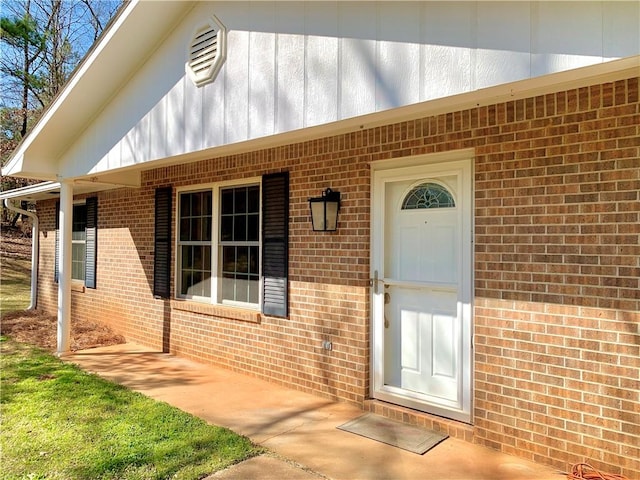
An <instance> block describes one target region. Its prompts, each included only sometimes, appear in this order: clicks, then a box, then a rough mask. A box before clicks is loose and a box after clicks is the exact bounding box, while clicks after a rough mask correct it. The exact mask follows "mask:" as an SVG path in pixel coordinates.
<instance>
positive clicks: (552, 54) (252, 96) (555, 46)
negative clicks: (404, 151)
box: [59, 1, 640, 177]
mask: <svg viewBox="0 0 640 480" xmlns="http://www.w3.org/2000/svg"><path fill="white" fill-rule="evenodd" d="M210 15H216V16H217V17H218V18H219V19H220V21H221V22H222V23H223V24H224V25H225V26H226V28H227V30H228V37H227V43H228V48H227V60H226V62H225V64H224V65H223V66H222V69H221V71H220V73H219V74H218V76H217V78H216V80H215V81H214V82H212V83H210V84H207V85H205V86H202V87H196V86H195V85H194V84H193V83H192V82H191V80H190V79H189V77H188V76H187V75H186V74H185V70H184V65H185V61H186V59H187V50H188V45H189V42H190V39H191V37H192V35H193V33H194V31H195V30H196V29H197V28H198V27H200V26H202V25H203V23H204V22H205V20H204V19H206V18H207V17H208V16H210ZM639 18H640V3H639V2H589V1H587V2H579V3H576V2H375V3H365V2H250V3H249V2H201V3H197V4H196V6H195V7H194V8H193V9H192V10H191V11H190V12H189V13H188V14H187V15H186V16H185V17H183V18H182V19H180V20H179V21H177V24H176V26H175V28H174V29H173V30H171V31H168V32H167V35H166V37H165V40H164V42H162V43H161V44H159V45H158V48H157V49H156V50H155V51H154V52H152V53H151V54H150V56H149V57H148V58H147V59H144V61H142V62H141V63H140V66H139V69H138V70H137V71H136V72H135V73H134V74H133V75H132V76H131V77H130V79H129V81H128V82H127V83H126V85H123V86H122V88H121V89H120V90H119V92H118V94H117V95H115V96H114V97H112V99H111V100H110V102H109V103H108V104H107V105H105V107H104V108H103V109H102V111H101V112H100V113H99V114H98V115H97V116H96V117H95V119H94V120H93V122H92V123H91V124H89V125H87V128H86V130H85V131H84V132H79V134H78V137H77V140H76V141H75V142H74V143H73V144H72V145H71V146H70V148H69V149H68V150H67V151H66V153H65V154H64V155H63V156H62V158H60V159H59V170H60V173H61V174H62V176H64V177H77V176H81V175H87V174H97V173H100V172H105V171H108V170H111V169H116V168H122V167H131V166H134V165H137V164H141V163H145V162H149V161H153V160H158V159H164V158H170V157H174V156H180V155H188V154H190V153H193V152H198V151H202V150H206V149H211V148H215V147H219V146H224V145H229V144H234V143H239V142H243V141H247V140H252V139H258V138H264V137H268V136H271V135H274V134H278V133H284V132H291V131H295V130H300V129H304V128H306V127H312V126H317V125H323V124H327V123H331V122H336V121H340V120H344V119H348V118H353V117H357V116H359V115H364V114H368V113H374V112H381V111H385V110H389V109H393V108H396V107H401V106H405V105H410V104H415V103H417V102H422V101H427V100H431V99H435V98H443V97H447V96H451V95H455V94H459V93H464V92H469V91H474V90H478V89H482V88H485V87H490V86H494V85H499V84H504V83H507V82H512V81H517V80H522V79H527V78H533V77H537V76H540V75H544V74H547V73H553V72H557V71H562V70H568V69H573V68H578V67H581V66H586V65H592V64H596V63H601V62H603V61H607V60H611V59H615V58H621V57H625V56H631V55H636V54H638V53H640V22H638V19H639Z"/></svg>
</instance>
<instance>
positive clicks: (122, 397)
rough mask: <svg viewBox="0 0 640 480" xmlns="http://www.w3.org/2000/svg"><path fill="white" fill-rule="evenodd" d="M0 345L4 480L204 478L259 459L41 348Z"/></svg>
mask: <svg viewBox="0 0 640 480" xmlns="http://www.w3.org/2000/svg"><path fill="white" fill-rule="evenodd" d="M0 346H1V349H2V350H1V355H0V380H1V389H0V405H1V407H2V434H1V435H0V448H1V450H0V451H1V452H2V453H1V455H2V458H1V464H2V467H1V468H0V478H2V479H45V478H46V479H166V478H181V479H199V478H203V477H204V476H206V475H207V474H210V473H212V472H214V471H217V470H219V469H222V468H224V467H226V466H228V465H230V464H233V463H236V462H239V461H241V460H244V459H246V458H249V457H251V456H254V455H256V454H258V453H260V450H259V448H258V447H256V446H255V445H253V444H252V443H251V442H250V441H249V440H248V439H247V438H245V437H241V436H239V435H236V434H235V433H233V432H231V431H230V430H227V429H224V428H221V427H215V426H211V425H208V424H207V423H206V422H204V421H203V420H201V419H199V418H197V417H194V416H192V415H189V414H187V413H185V412H182V411H181V410H178V409H176V408H173V407H171V406H169V405H167V404H165V403H160V402H156V401H154V400H151V399H149V398H147V397H145V396H143V395H141V394H138V393H136V392H133V391H131V390H128V389H127V388H125V387H122V386H119V385H117V384H114V383H111V382H108V381H106V380H104V379H102V378H100V377H98V376H96V375H92V374H88V373H86V372H84V371H82V370H80V369H79V368H78V367H76V366H75V365H72V364H68V363H64V362H62V361H60V360H59V359H58V358H56V357H54V356H52V355H50V354H48V353H45V352H43V351H41V350H39V349H36V348H35V347H31V346H28V345H25V344H21V343H18V342H15V341H13V340H10V339H8V338H6V337H3V338H1V339H0Z"/></svg>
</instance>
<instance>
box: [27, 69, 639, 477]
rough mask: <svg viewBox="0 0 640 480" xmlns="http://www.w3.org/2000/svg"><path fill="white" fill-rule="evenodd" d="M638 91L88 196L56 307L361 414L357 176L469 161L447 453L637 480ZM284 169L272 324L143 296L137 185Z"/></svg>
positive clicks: (310, 147)
mask: <svg viewBox="0 0 640 480" xmlns="http://www.w3.org/2000/svg"><path fill="white" fill-rule="evenodd" d="M638 83H639V79H638V78H631V79H628V80H624V81H618V82H615V83H607V84H603V85H595V86H590V87H585V88H580V89H575V90H570V91H566V92H559V93H556V94H550V95H543V96H538V97H534V98H528V99H524V100H516V101H511V102H507V103H502V104H497V105H490V106H482V107H477V108H473V109H470V110H465V111H460V112H454V113H449V114H444V115H438V116H433V117H427V118H424V119H421V120H415V121H408V122H403V123H399V124H394V125H389V126H386V127H377V128H372V129H363V130H361V131H359V132H355V133H350V134H345V135H339V136H335V137H330V138H325V139H321V140H313V141H308V142H304V143H299V144H295V145H288V146H284V147H274V148H272V149H268V150H263V151H257V152H247V153H245V154H238V155H234V156H229V157H224V158H215V159H210V160H207V161H201V162H197V163H189V164H184V165H176V166H168V167H161V168H155V169H152V170H148V171H145V172H143V174H142V187H141V188H140V189H121V190H114V191H108V192H101V193H99V194H98V197H99V204H98V227H99V230H98V265H97V285H98V288H97V289H96V290H91V289H87V290H86V291H85V292H84V293H81V292H73V293H72V297H73V298H72V305H73V306H72V318H77V317H78V316H80V315H82V316H89V317H95V318H100V319H102V320H107V321H108V322H109V323H110V324H111V325H113V327H114V328H116V329H117V330H118V331H120V332H121V333H123V334H124V335H125V336H126V337H127V339H128V340H131V341H134V342H139V343H142V344H145V345H150V346H153V347H157V348H158V349H162V348H163V347H164V349H165V350H170V351H171V352H172V353H176V354H179V355H183V356H186V357H191V358H195V359H198V360H200V361H205V362H212V363H216V364H220V365H223V366H226V367H229V368H231V369H235V370H238V371H243V372H247V373H251V374H255V375H258V376H261V377H264V378H267V379H270V380H272V381H276V382H280V383H284V384H287V385H289V386H291V387H294V388H298V389H302V390H305V391H308V392H312V393H317V394H321V395H324V396H327V397H330V398H337V399H341V400H344V401H348V402H352V403H355V404H359V405H362V404H363V403H364V401H365V399H367V398H368V396H369V363H370V358H369V287H368V277H369V253H370V252H369V241H370V236H369V235H370V233H369V228H370V225H369V219H370V193H371V191H370V188H371V187H370V169H369V164H370V162H372V161H375V160H381V159H390V158H399V157H406V156H412V155H421V154H428V153H435V152H444V151H450V150H456V149H463V148H475V152H476V154H475V187H474V189H475V190H474V194H475V216H474V218H475V244H474V245H475V257H474V262H475V268H474V271H475V300H474V302H475V305H474V318H473V321H474V337H475V351H474V412H473V413H474V416H473V421H474V427H473V434H472V435H470V434H469V430H468V429H461V430H462V431H463V432H464V437H465V438H467V439H470V438H472V439H473V441H474V442H477V443H481V444H483V445H487V446H490V447H493V448H496V449H499V450H502V451H505V452H508V453H512V454H515V455H519V456H524V457H526V458H530V459H532V460H536V461H540V462H544V463H549V464H552V465H555V466H557V467H559V468H561V469H566V468H567V466H568V465H569V464H571V463H575V462H581V461H589V462H590V463H592V464H594V465H595V466H597V467H599V468H602V469H603V470H606V471H610V472H613V473H624V474H626V475H628V476H630V477H634V476H638V475H640V460H638V459H639V458H640V447H638V445H640V313H639V311H640V294H639V292H640V284H639V279H640V260H639V259H640V194H639V191H640V127H639V125H640V102H639V99H638ZM283 170H288V171H290V182H291V185H290V189H291V192H290V194H291V196H290V224H289V225H290V252H289V258H290V276H289V285H290V316H289V318H288V319H280V318H271V317H267V316H260V315H256V316H255V318H254V317H252V318H251V319H240V320H238V319H235V320H234V319H229V318H225V315H224V312H223V313H222V314H221V313H220V312H219V311H213V312H207V311H203V310H198V309H197V308H195V309H192V310H193V311H188V309H187V310H185V309H184V308H176V304H175V301H174V303H172V301H169V300H160V299H154V298H153V295H152V293H151V292H152V283H153V248H154V247H153V235H154V229H153V201H154V188H156V187H159V186H165V185H172V186H173V187H174V188H175V187H179V186H188V185H192V184H201V183H205V182H214V181H223V180H232V179H237V178H243V177H252V176H257V175H262V174H264V173H270V172H275V171H283ZM329 186H330V187H331V188H332V189H334V190H338V191H340V192H341V193H342V199H343V201H342V207H341V211H340V223H339V229H338V231H337V232H335V233H330V234H326V233H325V234H321V233H314V232H312V231H311V227H310V222H309V213H308V203H307V199H308V198H309V197H311V196H317V195H319V193H320V192H321V191H322V190H324V189H325V188H326V187H329ZM38 213H39V215H40V218H41V226H42V230H43V232H42V233H41V269H40V284H41V289H40V293H39V302H40V305H41V306H42V307H43V308H46V309H49V310H53V311H55V308H56V305H55V301H56V300H55V298H56V291H55V285H54V284H53V245H54V234H53V233H54V232H53V229H54V219H53V215H54V202H52V201H49V202H42V203H40V204H39V205H38ZM174 219H175V196H174ZM173 235H174V237H175V228H174V231H173ZM173 255H174V257H175V252H173ZM216 312H217V313H216ZM323 340H330V341H332V342H333V350H332V351H327V350H323V349H322V348H321V342H322V341H323Z"/></svg>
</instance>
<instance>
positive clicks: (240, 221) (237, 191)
mask: <svg viewBox="0 0 640 480" xmlns="http://www.w3.org/2000/svg"><path fill="white" fill-rule="evenodd" d="M220 210H221V213H220V241H221V242H225V245H221V246H220V262H221V264H220V267H219V268H220V277H221V288H220V295H221V297H222V298H221V300H222V301H225V300H228V301H234V302H243V303H246V302H251V303H253V304H258V303H259V296H260V293H259V285H260V277H259V272H260V265H259V263H260V259H259V255H260V246H259V245H257V242H258V241H259V240H260V187H259V186H255V185H253V186H250V187H234V188H228V189H225V190H223V191H222V192H221V207H220ZM246 242H255V243H256V245H247V244H246Z"/></svg>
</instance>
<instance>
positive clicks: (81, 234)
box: [71, 205, 87, 240]
mask: <svg viewBox="0 0 640 480" xmlns="http://www.w3.org/2000/svg"><path fill="white" fill-rule="evenodd" d="M71 223H72V232H71V239H72V240H85V239H86V238H87V231H86V228H87V206H86V205H74V206H73V217H72V221H71Z"/></svg>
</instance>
